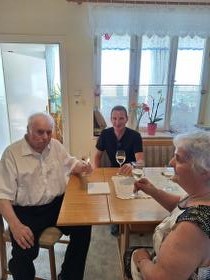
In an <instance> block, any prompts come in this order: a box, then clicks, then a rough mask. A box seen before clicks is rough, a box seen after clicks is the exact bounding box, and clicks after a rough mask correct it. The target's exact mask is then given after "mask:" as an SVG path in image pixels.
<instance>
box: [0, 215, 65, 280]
mask: <svg viewBox="0 0 210 280" xmlns="http://www.w3.org/2000/svg"><path fill="white" fill-rule="evenodd" d="M5 223H6V222H5V221H4V220H3V217H2V216H1V215H0V257H1V273H2V278H1V279H2V280H6V279H7V277H8V275H9V274H11V273H10V271H9V270H8V266H7V250H6V243H7V242H11V239H10V234H9V230H8V228H6V227H5ZM61 236H62V233H61V231H60V230H59V229H58V228H56V227H48V228H46V229H45V230H44V231H43V232H42V234H41V236H40V239H39V244H40V248H44V249H47V250H48V251H49V261H50V273H51V278H50V279H51V280H56V279H57V275H56V265H55V252H54V245H55V243H56V242H59V240H60V238H61ZM35 279H37V280H38V279H39V280H42V279H43V278H35Z"/></svg>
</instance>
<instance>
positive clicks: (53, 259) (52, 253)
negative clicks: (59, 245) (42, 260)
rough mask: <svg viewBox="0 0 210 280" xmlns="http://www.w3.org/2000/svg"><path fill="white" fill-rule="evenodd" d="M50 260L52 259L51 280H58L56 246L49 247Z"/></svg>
mask: <svg viewBox="0 0 210 280" xmlns="http://www.w3.org/2000/svg"><path fill="white" fill-rule="evenodd" d="M49 259H50V272H51V280H56V279H57V275H56V265H55V252H54V246H51V247H49Z"/></svg>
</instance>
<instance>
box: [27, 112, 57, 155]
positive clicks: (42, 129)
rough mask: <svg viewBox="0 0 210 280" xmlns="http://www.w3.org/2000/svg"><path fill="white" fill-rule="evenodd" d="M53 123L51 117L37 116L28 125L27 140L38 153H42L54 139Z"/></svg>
mask: <svg viewBox="0 0 210 280" xmlns="http://www.w3.org/2000/svg"><path fill="white" fill-rule="evenodd" d="M52 131H53V123H52V120H51V119H50V117H49V116H47V115H46V116H45V115H37V116H35V117H33V118H32V119H31V121H30V123H29V124H28V128H27V135H26V139H27V141H28V143H29V145H30V146H31V147H32V148H33V149H34V150H35V151H36V152H38V153H42V151H43V150H44V149H45V147H46V146H47V145H48V144H49V143H50V140H51V138H52Z"/></svg>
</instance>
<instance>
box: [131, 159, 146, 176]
mask: <svg viewBox="0 0 210 280" xmlns="http://www.w3.org/2000/svg"><path fill="white" fill-rule="evenodd" d="M143 167H144V163H143V161H139V162H132V176H133V178H134V179H135V180H136V181H138V180H139V179H141V177H142V176H143V175H144V171H143Z"/></svg>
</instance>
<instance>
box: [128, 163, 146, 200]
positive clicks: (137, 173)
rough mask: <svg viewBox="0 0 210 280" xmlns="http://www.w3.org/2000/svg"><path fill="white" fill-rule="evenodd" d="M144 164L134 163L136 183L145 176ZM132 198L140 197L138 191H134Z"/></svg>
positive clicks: (133, 174)
mask: <svg viewBox="0 0 210 280" xmlns="http://www.w3.org/2000/svg"><path fill="white" fill-rule="evenodd" d="M143 168H144V162H143V161H138V162H132V171H131V172H132V176H133V178H134V180H135V181H138V180H140V179H141V178H142V177H143V176H144V170H143ZM132 197H134V198H137V197H138V190H136V191H133V194H132Z"/></svg>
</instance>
